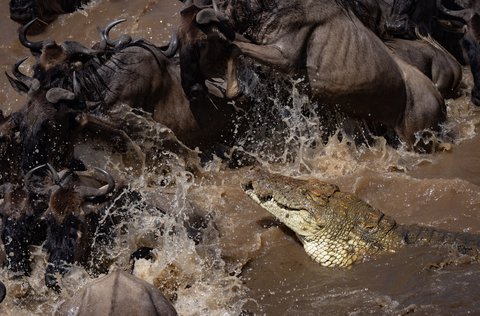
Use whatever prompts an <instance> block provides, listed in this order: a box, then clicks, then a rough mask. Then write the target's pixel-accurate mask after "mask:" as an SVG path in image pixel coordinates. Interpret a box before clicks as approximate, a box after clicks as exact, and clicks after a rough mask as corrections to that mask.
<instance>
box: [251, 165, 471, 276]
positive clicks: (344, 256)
mask: <svg viewBox="0 0 480 316" xmlns="http://www.w3.org/2000/svg"><path fill="white" fill-rule="evenodd" d="M242 188H243V190H244V191H245V193H246V194H247V195H248V196H250V197H251V198H252V199H253V200H254V201H255V202H257V203H258V204H260V205H261V206H262V207H263V208H265V209H266V210H267V211H269V212H270V213H271V214H272V215H274V216H276V217H277V218H278V219H279V220H280V221H281V222H282V223H284V224H285V225H286V226H288V227H289V228H290V229H292V230H293V231H294V232H295V233H296V234H297V236H298V237H299V239H300V240H301V241H302V243H303V246H304V248H305V251H306V252H307V253H308V254H309V255H310V256H311V257H312V258H313V260H315V261H316V262H318V263H320V264H321V265H323V266H327V267H347V266H349V265H351V264H353V263H354V262H356V261H358V260H360V259H362V258H364V257H365V256H369V255H372V254H375V253H378V252H380V251H392V252H393V251H395V250H396V249H398V248H399V247H401V246H403V245H405V244H418V243H436V244H439V245H440V244H445V243H446V244H450V245H455V246H457V248H458V249H459V250H460V251H461V252H463V253H467V254H470V255H475V256H478V249H479V246H480V243H479V241H480V237H479V236H477V235H472V234H467V233H452V232H448V231H442V230H436V229H432V228H429V227H422V226H417V225H399V224H397V223H396V222H395V220H393V219H392V218H391V217H389V216H387V215H385V214H383V213H382V212H380V211H379V210H377V209H375V208H374V207H372V206H371V205H369V204H368V203H366V202H364V201H363V200H361V199H359V198H358V197H357V196H355V195H354V194H351V193H345V192H341V191H340V190H339V188H338V187H337V186H336V185H333V184H329V183H325V182H322V181H318V180H300V179H294V178H290V177H285V176H281V175H275V174H269V173H266V172H264V171H260V170H253V171H251V172H250V173H249V175H247V177H246V180H245V181H244V182H243V183H242Z"/></svg>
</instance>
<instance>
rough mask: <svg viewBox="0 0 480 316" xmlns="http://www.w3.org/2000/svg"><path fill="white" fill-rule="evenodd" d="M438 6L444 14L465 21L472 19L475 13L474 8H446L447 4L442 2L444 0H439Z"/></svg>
mask: <svg viewBox="0 0 480 316" xmlns="http://www.w3.org/2000/svg"><path fill="white" fill-rule="evenodd" d="M437 8H438V10H439V11H440V12H442V13H443V14H446V15H449V16H452V17H455V18H458V19H461V20H462V21H464V22H465V23H468V22H470V20H471V19H472V18H473V16H474V15H475V11H474V10H472V9H463V10H449V9H447V8H445V6H444V5H443V4H442V0H437Z"/></svg>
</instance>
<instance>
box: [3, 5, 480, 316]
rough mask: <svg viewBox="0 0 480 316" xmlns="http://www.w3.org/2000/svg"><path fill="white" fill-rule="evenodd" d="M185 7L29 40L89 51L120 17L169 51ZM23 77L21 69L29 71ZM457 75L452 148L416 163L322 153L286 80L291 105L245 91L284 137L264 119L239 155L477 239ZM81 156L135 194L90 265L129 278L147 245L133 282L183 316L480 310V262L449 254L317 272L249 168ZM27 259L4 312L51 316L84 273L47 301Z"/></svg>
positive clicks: (62, 27) (340, 146) (398, 215)
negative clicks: (245, 183) (268, 111)
mask: <svg viewBox="0 0 480 316" xmlns="http://www.w3.org/2000/svg"><path fill="white" fill-rule="evenodd" d="M180 8H181V3H180V2H175V1H167V0H148V1H147V0H138V1H127V0H111V1H107V0H103V1H102V0H99V1H97V2H94V3H92V4H90V5H88V6H87V7H86V9H85V10H82V11H80V12H75V13H73V14H69V15H65V16H61V17H60V18H59V19H57V20H56V21H55V22H53V23H52V24H51V25H50V26H49V27H48V28H47V30H46V31H45V32H44V33H42V34H40V35H38V36H32V39H33V40H37V39H44V38H47V37H50V38H52V39H55V40H56V41H57V42H61V41H63V40H66V39H74V40H77V41H79V42H82V43H84V44H85V45H86V46H90V45H92V44H93V43H94V42H95V41H97V40H98V38H99V36H98V32H97V30H96V27H97V26H103V25H106V24H107V23H109V22H110V21H112V20H114V19H117V18H126V19H127V22H125V23H123V24H121V25H120V26H118V27H117V28H116V29H115V31H113V32H112V35H118V34H121V32H128V33H130V34H133V35H134V36H138V37H144V38H147V39H148V40H151V41H153V42H154V43H157V44H165V43H166V42H168V38H169V34H170V32H171V30H172V27H173V25H175V23H176V21H177V18H178V13H177V12H178V11H179V9H180ZM0 12H1V15H2V17H1V19H0V30H1V32H0V66H1V67H2V71H10V67H11V65H12V64H13V63H14V62H15V61H16V60H18V59H19V58H22V57H25V56H29V55H30V53H29V51H28V50H27V49H26V48H24V47H22V46H21V45H20V44H19V42H18V40H17V34H16V30H17V28H18V26H17V24H15V23H14V22H12V21H10V20H9V17H8V2H7V1H2V2H1V3H0ZM117 31H118V32H117ZM30 59H32V58H30ZM29 62H30V63H32V61H29ZM22 67H23V66H22ZM22 70H23V71H24V72H25V73H29V70H28V67H25V68H22ZM465 73H466V74H465V76H464V77H465V80H464V81H465V85H464V89H463V90H462V96H461V97H459V98H458V99H456V100H448V102H447V104H448V113H449V119H450V122H449V124H448V126H446V127H445V128H446V129H448V130H450V131H452V133H454V134H455V140H454V142H453V145H452V146H451V149H450V150H447V151H443V152H438V153H435V154H415V153H411V152H407V151H404V150H402V149H393V148H391V147H389V146H388V145H386V144H385V143H384V141H382V140H381V139H379V140H377V142H376V144H375V145H372V146H370V147H368V146H365V145H362V146H355V145H354V144H353V142H351V141H349V140H348V139H346V138H343V141H339V140H338V139H339V138H338V137H335V136H334V137H332V138H331V139H330V140H329V142H328V143H327V144H326V145H320V144H321V142H320V141H319V139H320V138H321V135H320V134H319V130H320V127H319V122H318V121H317V120H315V118H312V117H305V116H303V114H302V113H303V112H302V111H300V110H299V109H298V107H301V106H305V104H306V103H308V100H305V98H304V97H302V96H301V95H299V94H298V91H297V90H296V89H295V85H293V86H291V87H290V88H289V89H290V90H286V91H283V92H282V93H283V94H285V92H286V93H287V95H289V96H290V99H289V100H290V101H289V105H288V106H286V107H284V106H283V104H281V103H282V102H281V98H280V97H278V99H276V94H275V93H273V92H271V91H270V92H268V93H267V94H268V95H262V93H263V94H265V92H262V89H256V90H255V89H253V90H252V91H253V92H250V93H254V94H255V93H256V94H257V96H258V100H259V101H258V105H256V106H258V107H259V108H260V109H262V106H264V105H268V106H272V107H278V108H277V110H278V112H275V113H280V115H279V116H280V118H278V119H279V120H280V121H281V122H280V123H282V124H280V125H282V126H283V131H281V132H278V133H276V132H275V131H276V129H275V128H273V127H272V126H276V125H275V124H273V123H272V124H270V123H268V124H269V125H267V126H268V127H265V126H264V125H263V124H262V123H252V126H251V128H250V129H249V133H248V135H247V136H243V137H242V138H241V139H238V140H237V142H236V147H237V148H238V150H239V151H243V152H247V153H248V154H249V155H250V156H252V157H255V158H256V160H257V164H258V165H259V166H260V168H264V169H267V170H270V171H272V172H279V173H282V174H285V175H290V176H295V177H302V178H318V179H322V180H326V181H330V182H333V183H336V184H337V185H339V186H340V188H341V189H342V190H344V191H349V192H353V193H355V194H357V195H358V196H360V197H361V198H363V199H364V200H366V201H367V202H368V203H370V204H372V205H373V206H375V207H377V208H378V209H380V210H382V211H383V212H384V213H386V214H388V215H390V216H392V217H394V218H395V219H396V220H397V222H399V223H405V224H421V225H426V226H432V227H438V228H441V229H446V230H451V231H458V232H470V233H477V234H480V150H479V149H478V147H479V146H480V137H479V136H478V135H477V133H478V132H477V129H478V126H479V125H480V109H479V108H475V107H474V106H473V105H471V104H470V102H469V97H468V91H469V88H468V87H470V86H471V76H470V75H469V74H468V70H466V71H465ZM254 81H255V80H252V82H254ZM257 83H258V82H257ZM260 86H261V83H260ZM267 99H268V100H269V102H264V101H265V100H267ZM272 99H273V101H272ZM25 102H26V98H25V97H24V96H21V95H19V94H17V93H16V92H15V91H14V90H13V89H12V88H11V87H10V85H9V83H8V81H7V80H6V78H5V77H4V76H1V77H0V109H2V110H3V111H4V112H5V113H10V112H12V111H15V110H17V109H18V108H19V107H21V106H22V105H23V104H24V103H25ZM262 102H263V103H262ZM285 108H286V109H287V110H285ZM262 110H263V111H264V110H265V109H262ZM258 113H262V112H261V110H258ZM239 115H242V114H241V113H239ZM259 121H260V122H261V120H259ZM93 147H95V146H93ZM76 152H77V155H78V157H79V158H80V159H82V160H83V161H84V162H85V163H86V164H87V165H91V166H100V167H104V168H106V169H107V170H109V171H111V172H113V173H114V174H115V175H116V176H117V177H120V178H122V179H123V180H124V182H128V183H129V184H130V188H131V190H132V191H136V192H139V193H140V198H139V200H138V199H137V200H134V201H131V202H129V203H125V204H123V205H122V206H121V207H113V206H112V207H111V208H110V209H109V210H108V212H110V213H111V214H115V213H120V212H123V213H122V214H123V215H122V216H125V214H128V219H125V220H124V221H123V222H120V223H118V224H117V226H116V227H115V229H114V232H112V235H114V236H115V239H114V241H113V245H112V246H111V247H110V248H109V249H108V250H104V251H103V252H101V253H98V254H97V256H100V257H102V256H103V257H104V258H105V260H103V262H108V264H109V267H110V269H124V270H129V269H130V263H129V262H128V261H129V256H130V253H132V252H133V251H135V250H136V249H137V248H138V247H141V246H148V247H153V248H154V249H155V251H154V254H155V260H154V261H153V262H152V261H147V260H140V261H138V262H137V264H136V266H135V269H134V273H135V274H136V275H137V276H140V277H142V278H144V279H145V280H147V281H149V282H151V283H153V284H154V285H156V286H157V287H159V288H160V289H161V290H162V291H163V292H164V294H165V295H166V296H167V297H169V298H170V299H171V301H172V302H173V304H174V306H175V308H176V309H177V311H178V312H179V314H180V315H239V314H241V313H242V311H243V312H244V313H245V312H250V313H254V314H255V315H263V314H265V315H406V314H414V315H468V314H470V315H480V303H479V302H478V298H479V297H480V288H479V286H478V284H480V264H479V263H478V262H471V260H469V258H463V257H460V256H459V255H458V254H455V253H453V252H452V251H450V250H449V249H448V247H447V248H445V247H444V248H440V247H405V248H403V249H401V250H399V251H397V252H396V253H389V254H383V255H380V256H376V257H374V258H368V259H367V260H365V262H362V263H359V264H356V265H354V266H352V267H351V268H348V269H343V268H325V267H322V266H320V265H319V264H317V263H315V262H313V261H312V260H311V259H310V258H309V257H308V255H307V254H306V253H305V251H304V250H303V248H302V246H301V245H300V243H299V242H298V240H297V239H296V238H295V237H294V236H293V234H292V233H291V232H289V231H288V230H287V229H285V228H283V227H281V226H278V225H265V223H266V222H269V221H270V222H272V223H273V219H272V218H271V217H270V216H269V214H268V213H267V212H266V211H264V210H263V209H262V208H260V207H259V206H258V205H256V204H255V203H254V202H252V201H251V200H250V199H249V198H248V197H247V196H246V195H245V194H244V193H243V192H242V190H241V188H240V185H239V183H240V181H241V179H242V178H243V177H244V176H245V174H246V170H247V169H248V167H244V168H237V169H231V168H229V167H228V166H226V165H225V164H224V163H223V162H222V161H221V160H220V159H212V160H210V161H209V162H207V163H206V164H204V165H203V167H202V170H201V172H197V173H195V175H194V174H192V173H191V170H190V169H189V168H185V167H184V165H182V163H181V159H180V158H178V157H174V156H172V157H173V158H172V159H171V161H173V162H172V163H171V164H170V163H166V162H164V161H160V162H159V163H158V166H155V167H153V168H152V167H150V168H145V169H141V170H132V169H131V168H128V166H127V163H125V161H123V160H122V159H121V158H120V159H119V158H118V157H116V156H115V154H112V153H110V152H109V151H108V150H103V151H102V150H98V148H95V150H94V149H92V146H89V145H88V144H79V145H78V146H77V149H76ZM177 158H178V159H177ZM177 160H178V161H180V162H178V161H177ZM177 162H178V163H177ZM157 167H158V168H157ZM125 194H126V193H125ZM127 201H129V200H128V198H127ZM117 206H118V205H117ZM160 209H161V210H162V212H160V211H159V210H160ZM125 218H127V217H125ZM184 222H187V223H190V224H192V223H193V224H194V225H197V226H198V225H200V226H202V227H203V229H202V230H201V232H202V233H201V240H199V241H198V242H197V243H195V242H194V241H193V240H192V239H191V238H188V235H189V232H188V230H187V229H185V226H188V225H185V224H184ZM32 251H33V258H34V266H33V272H32V276H30V277H25V278H21V279H18V278H13V277H12V276H11V274H10V272H8V271H7V270H5V269H3V270H1V273H0V277H1V278H2V280H3V281H4V282H5V284H6V286H7V290H8V291H9V292H8V295H7V298H6V299H5V301H4V302H3V303H2V304H0V314H1V315H16V316H20V315H32V314H35V315H48V314H51V313H53V312H54V311H55V310H56V308H57V307H58V306H59V305H60V304H61V303H62V302H63V301H64V300H65V299H67V298H68V297H69V296H70V295H72V294H73V293H75V292H76V291H77V290H78V289H79V288H80V287H81V286H83V285H84V284H85V283H87V282H88V281H89V280H91V279H92V278H93V277H92V276H90V275H89V274H87V273H86V272H85V270H84V269H83V268H82V267H75V268H74V269H72V272H71V273H69V274H68V275H66V276H65V277H64V278H63V279H62V281H61V286H62V288H63V291H62V293H61V294H56V293H54V292H52V291H51V290H48V289H47V288H46V287H45V286H44V284H43V271H44V269H45V260H46V258H45V254H44V253H43V251H42V250H41V248H40V247H33V248H32Z"/></svg>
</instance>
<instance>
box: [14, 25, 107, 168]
mask: <svg viewBox="0 0 480 316" xmlns="http://www.w3.org/2000/svg"><path fill="white" fill-rule="evenodd" d="M32 23H33V21H31V22H30V23H28V24H27V25H25V26H23V27H22V29H21V30H20V34H19V38H20V42H21V43H22V44H23V45H24V46H25V47H27V48H29V49H30V50H31V51H32V52H33V53H34V54H35V55H36V56H38V58H37V63H36V64H35V65H34V75H33V77H28V76H26V75H24V74H22V73H21V72H20V71H19V66H20V64H21V63H22V62H23V61H24V60H21V61H20V62H18V63H16V64H15V65H14V66H13V69H12V73H13V75H14V77H15V78H13V77H12V76H9V75H8V74H7V77H8V79H9V81H10V83H11V84H12V86H13V88H14V89H15V90H16V91H18V92H20V93H26V94H27V95H28V103H27V105H26V106H25V107H24V108H23V109H22V110H21V111H20V114H19V116H20V117H21V119H20V127H19V130H20V138H21V143H22V148H23V153H22V160H23V161H22V168H23V170H24V171H27V170H30V169H31V168H33V167H34V166H36V165H38V164H44V163H46V162H52V163H55V161H54V160H50V159H49V157H57V158H55V159H57V160H58V161H62V160H64V158H66V157H68V156H69V155H70V154H71V150H70V149H71V146H70V145H71V140H72V133H73V129H74V127H75V125H76V123H75V116H76V114H77V113H78V111H79V110H81V109H83V108H84V107H85V102H83V100H84V98H82V96H81V92H80V89H79V86H80V85H79V84H78V81H77V79H76V78H77V76H76V73H77V72H78V73H82V72H83V73H84V72H88V70H89V69H90V68H92V69H95V67H96V59H95V57H96V51H94V50H91V49H89V48H86V47H85V46H83V45H81V44H80V43H78V42H74V41H66V42H64V43H62V44H57V43H55V42H54V41H51V40H48V41H41V42H31V41H29V40H28V39H27V31H28V28H29V27H30V26H31V25H32ZM88 65H90V66H88ZM97 86H98V85H97ZM52 154H53V155H52ZM55 164H56V163H55Z"/></svg>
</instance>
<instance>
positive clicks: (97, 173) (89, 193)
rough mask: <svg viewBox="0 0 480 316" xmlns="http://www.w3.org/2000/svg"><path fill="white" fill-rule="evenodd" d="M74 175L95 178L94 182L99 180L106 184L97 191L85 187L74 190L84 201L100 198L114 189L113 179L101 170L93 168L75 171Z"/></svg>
mask: <svg viewBox="0 0 480 316" xmlns="http://www.w3.org/2000/svg"><path fill="white" fill-rule="evenodd" d="M75 173H76V174H77V175H80V176H87V177H91V178H95V179H96V180H101V181H104V182H106V183H107V184H106V185H104V186H102V187H100V188H98V189H96V188H92V187H86V186H78V187H77V188H76V190H77V192H78V193H79V194H80V195H81V196H82V197H83V198H84V199H95V198H97V197H102V196H105V195H107V194H109V193H110V192H112V191H113V189H115V179H114V178H113V176H112V175H111V174H110V173H108V172H107V171H105V170H103V169H100V168H97V167H95V168H93V169H91V170H88V171H76V172H75Z"/></svg>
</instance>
